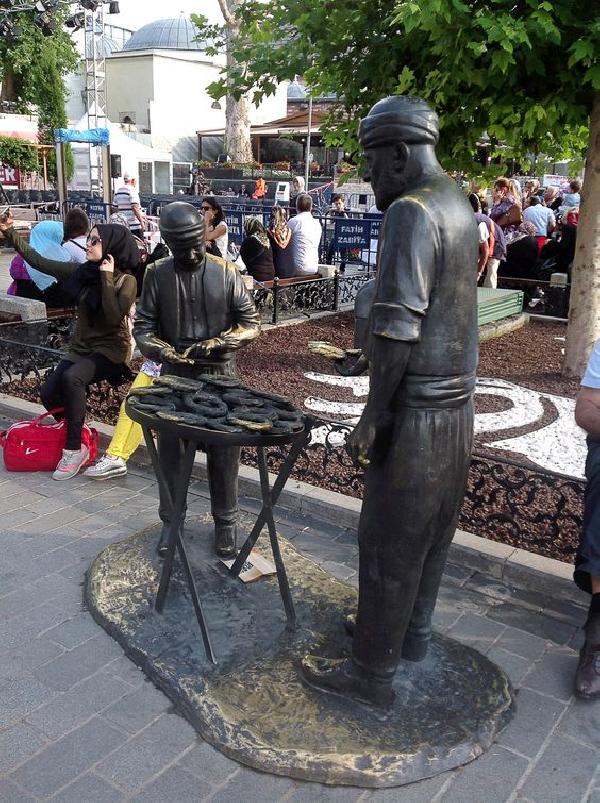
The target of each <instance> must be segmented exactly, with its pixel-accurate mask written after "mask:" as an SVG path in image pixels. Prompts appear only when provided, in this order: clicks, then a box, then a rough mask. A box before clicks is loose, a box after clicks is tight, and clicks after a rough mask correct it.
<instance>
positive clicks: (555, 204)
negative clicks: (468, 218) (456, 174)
mask: <svg viewBox="0 0 600 803" xmlns="http://www.w3.org/2000/svg"><path fill="white" fill-rule="evenodd" d="M580 190H581V183H580V181H579V180H577V179H573V180H572V181H571V182H570V183H569V186H568V191H564V192H561V190H560V189H559V188H558V187H547V188H545V189H544V188H541V187H540V183H539V181H538V180H537V179H529V180H528V181H526V182H525V184H524V186H523V188H521V185H520V183H519V182H518V181H517V180H516V179H514V178H504V177H502V178H498V179H496V181H495V182H494V186H493V191H492V196H491V199H488V197H487V195H486V194H485V192H482V191H481V189H480V188H479V187H477V186H472V187H471V192H470V193H469V202H470V203H471V206H472V207H473V211H474V213H475V216H476V220H477V223H478V225H479V231H480V237H479V242H480V259H479V264H478V281H480V282H481V283H482V284H483V286H485V287H496V286H497V284H498V277H499V276H500V277H509V278H512V279H529V280H540V279H545V278H549V275H550V273H553V272H556V273H567V274H568V275H570V270H571V264H572V262H573V258H574V256H575V239H576V234H577V224H578V222H579V204H580V200H581V197H580Z"/></svg>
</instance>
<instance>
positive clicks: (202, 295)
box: [134, 201, 260, 557]
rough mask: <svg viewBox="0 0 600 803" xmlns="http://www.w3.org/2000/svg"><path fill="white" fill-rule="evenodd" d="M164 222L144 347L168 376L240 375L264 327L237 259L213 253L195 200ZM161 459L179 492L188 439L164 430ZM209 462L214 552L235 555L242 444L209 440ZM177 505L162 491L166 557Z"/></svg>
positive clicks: (139, 321)
mask: <svg viewBox="0 0 600 803" xmlns="http://www.w3.org/2000/svg"><path fill="white" fill-rule="evenodd" d="M159 225H160V232H161V235H162V237H163V239H164V240H165V242H166V243H167V245H168V247H169V249H170V251H171V254H172V257H170V258H168V259H163V260H160V261H159V262H157V263H156V264H154V265H151V266H149V267H148V269H147V271H146V275H145V277H144V285H143V289H142V295H141V299H140V301H139V303H138V306H137V310H136V316H135V324H134V337H135V339H136V342H137V344H138V347H139V349H140V351H141V353H142V354H143V355H144V356H145V357H148V358H150V359H152V360H155V361H156V362H159V363H162V371H161V374H162V375H174V376H181V377H188V378H192V379H195V378H197V377H198V376H199V375H200V374H213V375H222V376H230V377H231V376H236V352H237V350H238V349H239V348H241V347H242V346H245V345H246V344H248V343H250V342H251V341H252V340H254V339H255V338H256V337H257V336H258V334H259V332H260V322H259V317H258V312H257V310H256V307H255V305H254V302H253V301H252V299H251V297H250V296H249V294H248V292H247V290H246V287H245V285H244V282H243V280H242V277H241V275H240V274H239V272H238V270H237V268H236V267H235V266H234V265H233V264H231V263H228V262H224V260H219V259H217V258H215V257H212V256H210V255H208V254H207V253H206V246H205V240H204V219H203V217H202V215H200V214H199V213H198V211H197V210H196V209H195V208H194V207H193V206H192V205H191V204H188V203H184V202H180V201H177V202H175V203H171V204H168V205H167V206H165V207H164V208H163V210H162V212H161V215H160V223H159ZM158 457H159V461H160V463H161V466H162V467H163V469H164V473H165V477H166V479H167V483H168V485H169V490H170V492H171V495H172V496H173V497H174V494H175V484H176V482H177V477H178V475H179V468H180V466H181V461H182V457H183V447H182V444H181V442H180V441H179V440H178V439H177V438H174V437H172V436H169V435H162V434H161V435H159V437H158ZM206 462H207V472H208V482H209V489H210V499H211V511H212V515H213V519H214V523H215V550H216V552H217V555H219V556H220V557H231V556H233V555H235V553H236V546H237V521H238V472H239V462H240V449H239V447H236V446H233V447H232V446H207V447H206ZM170 511H171V505H170V504H169V503H168V500H166V499H164V498H163V494H162V493H161V499H160V506H159V516H160V518H161V520H162V522H163V527H162V531H161V534H160V538H159V543H158V549H157V551H158V553H159V555H161V556H164V555H165V554H166V551H167V545H168V539H169V525H170V522H169V517H170Z"/></svg>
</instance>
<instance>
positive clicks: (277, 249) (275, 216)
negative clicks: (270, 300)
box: [268, 206, 294, 279]
mask: <svg viewBox="0 0 600 803" xmlns="http://www.w3.org/2000/svg"><path fill="white" fill-rule="evenodd" d="M268 235H269V237H270V239H271V248H272V250H273V264H274V266H275V276H277V278H278V279H291V278H292V276H293V275H294V249H293V246H292V230H291V229H290V227H289V226H288V217H287V211H286V210H285V209H284V208H283V207H282V206H274V207H273V211H272V212H271V225H270V226H269V231H268Z"/></svg>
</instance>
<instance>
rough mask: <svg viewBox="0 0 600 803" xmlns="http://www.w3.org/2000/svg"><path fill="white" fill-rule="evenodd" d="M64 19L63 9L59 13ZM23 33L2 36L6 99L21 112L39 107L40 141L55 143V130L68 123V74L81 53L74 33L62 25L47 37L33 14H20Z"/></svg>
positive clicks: (1, 69) (0, 67)
mask: <svg viewBox="0 0 600 803" xmlns="http://www.w3.org/2000/svg"><path fill="white" fill-rule="evenodd" d="M57 16H58V19H59V21H60V19H61V18H60V12H57ZM15 22H16V23H17V24H18V25H19V27H20V29H21V34H20V35H19V36H18V37H17V38H15V39H6V38H0V78H1V79H2V99H3V100H8V101H12V102H14V103H15V108H16V110H17V111H20V112H27V111H29V109H30V107H31V106H32V105H34V106H37V107H38V109H39V129H40V142H47V143H51V142H53V139H54V138H53V133H52V131H53V129H54V128H61V127H64V126H65V125H66V124H67V115H66V111H65V95H66V93H65V87H64V77H65V76H66V75H67V73H69V72H72V71H73V70H74V69H75V68H76V66H77V63H78V60H79V56H78V55H77V51H76V49H75V46H74V45H73V42H72V40H71V37H70V35H69V34H68V33H67V32H66V31H65V30H64V29H63V28H62V26H61V25H60V24H59V26H58V27H57V29H56V31H55V32H54V33H53V34H52V36H44V35H43V34H42V32H41V30H40V29H39V28H38V27H37V26H36V25H34V23H33V13H32V12H23V13H21V14H18V15H16V19H15Z"/></svg>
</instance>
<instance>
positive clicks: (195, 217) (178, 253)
mask: <svg viewBox="0 0 600 803" xmlns="http://www.w3.org/2000/svg"><path fill="white" fill-rule="evenodd" d="M159 226H160V233H161V235H162V237H163V239H164V241H165V242H166V244H167V245H168V246H169V249H170V251H171V253H172V254H173V259H174V260H175V264H176V266H177V267H178V268H180V269H181V270H189V271H192V270H196V269H197V268H198V267H200V263H201V262H202V260H203V259H204V254H205V253H206V245H205V243H204V218H203V216H202V215H201V214H200V213H199V212H198V210H197V209H196V208H195V207H193V206H192V205H191V204H187V203H185V202H183V201H175V202H174V203H172V204H167V206H164V207H163V209H162V211H161V213H160V221H159Z"/></svg>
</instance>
